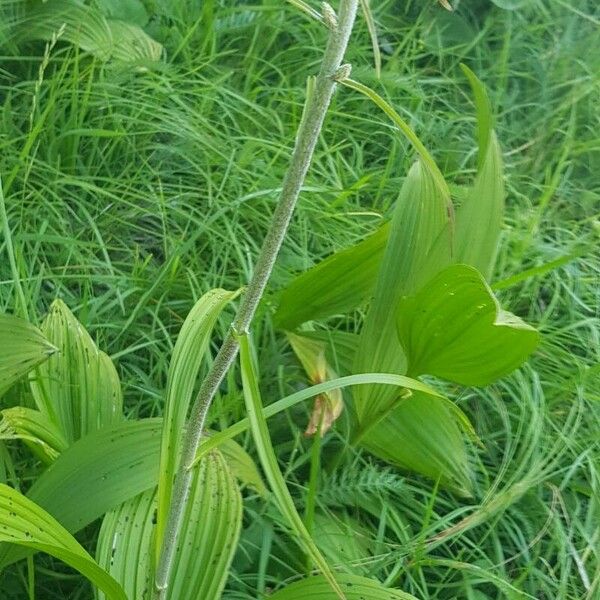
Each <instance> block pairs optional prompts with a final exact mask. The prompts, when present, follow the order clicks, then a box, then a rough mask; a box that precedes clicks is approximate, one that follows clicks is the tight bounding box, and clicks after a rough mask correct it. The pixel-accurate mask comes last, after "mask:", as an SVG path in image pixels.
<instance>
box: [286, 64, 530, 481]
mask: <svg viewBox="0 0 600 600" xmlns="http://www.w3.org/2000/svg"><path fill="white" fill-rule="evenodd" d="M462 68H463V71H464V73H465V74H466V76H467V78H468V79H469V82H470V84H471V87H472V89H473V93H474V97H475V104H476V108H477V140H478V146H479V168H478V172H477V175H476V177H475V182H474V183H473V185H472V187H471V188H470V189H469V191H468V193H467V194H466V197H465V199H464V200H463V202H462V204H461V205H460V206H459V207H458V209H456V211H455V210H454V208H453V206H452V203H451V200H450V193H449V189H448V186H447V185H446V183H445V181H444V180H443V177H442V175H441V173H440V171H439V169H438V168H437V166H436V165H435V162H434V161H433V159H432V157H431V156H430V155H429V153H428V152H427V151H426V150H425V148H424V147H423V145H422V144H421V143H420V141H419V140H418V138H417V137H416V135H415V134H414V133H413V132H412V131H411V130H410V128H409V127H408V125H407V124H406V123H404V121H403V120H402V119H401V117H400V116H399V115H398V114H397V113H396V112H395V111H394V110H393V108H392V107H390V106H389V105H388V104H387V103H386V102H385V101H384V100H383V99H382V98H381V97H379V96H378V95H377V94H375V93H374V92H373V91H371V90H369V89H368V88H366V87H365V86H363V85H361V84H359V83H356V82H353V81H347V82H345V83H346V85H348V87H350V88H352V89H355V90H357V91H359V92H361V93H363V94H365V95H367V96H368V97H369V98H371V99H372V100H373V101H374V102H375V103H376V104H377V105H378V106H380V107H381V108H382V109H383V111H384V112H385V113H386V114H388V116H390V118H391V119H392V121H393V122H394V123H395V124H396V125H397V127H398V128H399V130H400V131H401V132H402V133H403V134H404V135H405V136H406V137H407V138H408V139H409V141H411V142H412V143H413V145H414V146H415V149H416V150H417V153H418V154H419V159H418V161H417V162H416V163H415V164H414V166H413V167H412V169H411V170H410V172H409V173H408V175H407V178H406V180H405V182H404V185H403V187H402V189H401V190H400V194H399V197H398V200H397V202H396V206H395V209H394V211H393V215H392V219H391V221H390V223H387V224H386V225H384V226H383V227H381V228H380V229H379V230H378V231H377V232H375V233H374V234H372V235H371V236H370V237H369V238H367V239H366V240H364V241H363V242H360V243H359V244H357V245H355V246H354V247H352V248H349V249H346V250H342V251H341V252H339V253H337V254H335V255H333V256H331V257H329V258H327V259H325V260H324V261H323V262H322V263H320V264H318V265H316V266H315V267H313V268H312V269H310V270H309V271H307V272H306V273H303V274H301V275H299V276H298V277H297V278H296V279H294V280H292V282H291V283H290V284H289V285H288V287H287V288H286V289H284V290H282V291H281V292H280V295H279V299H280V304H279V308H278V310H277V312H276V314H275V322H276V323H277V324H278V325H279V326H280V327H282V328H285V329H288V330H290V329H293V328H297V327H299V326H300V325H301V324H302V323H303V322H305V321H309V320H312V319H321V318H324V317H327V316H331V315H335V314H339V313H340V312H345V311H347V310H350V309H354V308H356V307H358V306H360V305H363V304H365V303H367V302H366V301H367V299H368V298H369V296H371V300H370V302H369V303H368V304H369V308H368V312H367V316H366V318H365V321H364V323H363V327H362V330H361V331H360V333H358V334H357V337H356V339H355V341H354V343H352V344H345V346H346V348H347V347H348V346H349V347H350V354H349V355H348V354H347V353H345V352H343V351H342V352H341V353H338V352H336V343H335V339H336V338H335V336H331V337H330V338H329V343H330V345H331V346H332V349H331V352H330V354H335V355H336V357H338V360H339V355H340V354H341V355H342V356H347V361H346V364H345V365H344V366H345V368H346V370H345V372H346V373H351V372H368V371H370V372H373V371H377V372H389V373H399V374H406V375H409V376H410V377H416V376H419V375H423V374H428V375H435V376H437V377H441V378H444V379H448V380H451V381H454V382H457V383H461V384H463V385H480V386H481V385H487V384H489V383H491V382H493V381H495V380H496V379H498V378H500V377H502V376H503V375H506V374H508V373H509V372H510V371H512V370H513V369H515V368H517V367H518V366H519V365H520V364H522V363H523V361H524V360H525V359H526V358H527V356H528V355H529V354H530V353H531V352H532V351H533V350H534V349H535V347H536V345H537V343H538V334H537V332H536V331H535V330H534V329H533V328H532V327H530V326H529V325H527V324H526V323H524V322H523V321H521V320H520V319H519V318H518V317H516V316H515V315H512V314H511V313H509V312H507V311H504V310H502V309H501V307H500V305H499V304H498V301H497V299H496V298H495V297H494V294H493V292H492V290H491V288H490V286H489V284H488V283H487V281H489V280H490V279H491V277H492V274H493V265H494V260H495V257H496V254H497V250H498V241H499V236H500V229H501V226H502V218H503V204H504V189H503V176H502V160H501V154H500V149H499V146H498V142H497V140H496V136H495V133H494V131H493V129H492V116H491V109H490V105H489V100H488V98H487V94H486V92H485V89H484V87H483V85H482V84H481V83H480V82H479V80H478V79H477V78H476V77H475V75H474V74H473V73H472V72H471V71H470V70H469V69H468V68H467V67H465V66H463V67H462ZM349 265H351V267H350V269H351V270H350V275H352V273H360V276H359V277H356V278H354V277H351V276H350V277H349V276H348V275H347V273H348V269H349ZM486 280H487V281H486ZM355 335H356V334H355ZM353 348H355V350H354V351H353ZM354 413H355V416H356V423H355V432H354V434H353V439H354V442H355V443H358V444H361V445H363V446H364V447H366V448H367V449H368V450H370V451H371V452H372V453H374V454H375V455H377V456H379V457H380V458H382V459H384V460H387V461H389V462H391V463H394V464H397V465H398V466H400V467H403V468H405V469H410V470H413V471H416V472H419V473H421V474H423V475H426V476H429V477H431V478H433V479H438V478H440V479H441V480H442V482H443V483H445V484H446V485H448V486H450V487H452V488H454V489H456V490H457V491H461V492H463V493H468V492H469V489H470V470H469V464H468V460H467V452H466V449H465V446H464V441H463V436H462V433H461V428H463V429H464V427H463V426H462V425H461V423H463V424H464V421H461V422H458V421H457V419H456V413H455V412H450V411H449V410H448V407H447V406H446V405H444V403H443V402H442V401H441V400H440V399H439V398H435V397H431V396H428V395H426V394H423V393H421V392H417V393H414V392H413V393H411V394H402V393H399V392H398V390H395V389H393V388H390V387H389V386H381V385H370V386H360V387H357V388H356V389H355V391H354Z"/></svg>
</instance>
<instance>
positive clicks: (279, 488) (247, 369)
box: [239, 335, 346, 600]
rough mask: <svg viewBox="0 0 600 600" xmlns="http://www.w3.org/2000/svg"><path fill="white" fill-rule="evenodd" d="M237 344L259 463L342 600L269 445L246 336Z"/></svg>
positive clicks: (290, 523) (295, 529) (296, 530)
mask: <svg viewBox="0 0 600 600" xmlns="http://www.w3.org/2000/svg"><path fill="white" fill-rule="evenodd" d="M239 342H240V365H241V371H242V384H243V388H244V400H245V402H246V411H247V412H248V420H249V423H250V430H251V431H252V437H253V439H254V443H255V444H256V449H257V452H258V456H259V458H260V463H261V465H262V468H263V471H264V472H265V476H266V478H267V481H268V482H269V486H270V488H271V491H272V492H273V495H274V496H275V500H276V502H277V506H278V508H279V510H280V511H281V514H282V515H283V516H284V517H285V519H286V521H287V523H288V526H289V527H290V529H291V530H292V531H293V533H294V534H295V535H296V537H297V541H298V543H299V544H301V546H302V547H303V548H304V550H305V551H306V553H307V554H308V555H309V556H310V558H311V559H312V560H313V561H314V563H315V564H316V565H317V568H318V569H319V570H320V571H321V572H322V573H323V575H324V577H325V579H326V581H327V584H328V585H329V588H330V589H331V590H333V597H334V598H341V599H342V600H344V599H345V598H346V596H345V595H344V593H343V591H342V589H341V588H340V586H339V584H338V583H337V581H336V577H335V575H334V574H333V571H332V570H331V567H330V566H329V565H328V564H327V561H326V560H325V558H324V557H323V555H322V554H321V552H320V551H319V549H318V548H317V546H316V545H315V542H314V540H313V539H312V538H311V536H310V533H309V532H308V530H307V529H306V527H305V525H304V523H303V521H302V518H301V517H300V515H299V514H298V511H297V509H296V507H295V505H294V500H293V499H292V496H291V494H290V492H289V490H288V488H287V485H286V483H285V479H284V477H283V474H282V473H281V470H280V469H279V464H278V463H277V456H276V455H275V450H274V449H273V445H272V443H271V436H270V435H269V429H268V427H267V420H266V419H265V415H264V413H263V406H262V401H261V397H260V391H259V389H258V379H257V377H256V372H255V368H254V364H253V358H252V351H251V348H250V339H249V336H248V335H242V336H240V337H239Z"/></svg>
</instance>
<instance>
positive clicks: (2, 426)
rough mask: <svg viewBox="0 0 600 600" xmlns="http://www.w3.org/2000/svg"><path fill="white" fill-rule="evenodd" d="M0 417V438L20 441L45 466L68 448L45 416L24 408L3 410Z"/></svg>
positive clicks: (61, 435)
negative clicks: (0, 418)
mask: <svg viewBox="0 0 600 600" xmlns="http://www.w3.org/2000/svg"><path fill="white" fill-rule="evenodd" d="M0 415H1V416H2V420H1V421H0V438H4V439H6V438H8V437H10V438H12V439H20V440H23V442H25V444H26V445H27V446H29V448H30V449H31V450H32V452H33V453H34V454H35V455H36V456H37V457H38V458H40V460H42V461H43V462H45V463H46V464H49V463H51V462H52V461H53V460H55V459H56V458H57V457H58V455H59V454H60V453H61V452H62V451H63V450H66V449H67V447H68V444H67V440H66V439H65V438H64V436H63V434H62V433H61V431H60V429H59V428H58V427H57V426H56V424H55V423H54V422H53V421H51V420H50V419H49V418H48V416H47V415H45V414H44V413H42V412H40V411H39V410H34V409H32V408H26V407H24V406H14V407H13V408H7V409H5V410H3V411H2V412H1V413H0Z"/></svg>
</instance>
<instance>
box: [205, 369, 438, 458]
mask: <svg viewBox="0 0 600 600" xmlns="http://www.w3.org/2000/svg"><path fill="white" fill-rule="evenodd" d="M374 383H377V384H381V385H391V386H396V387H400V388H404V389H409V390H413V391H418V392H423V393H424V394H427V395H431V396H437V397H439V398H443V397H442V396H441V395H440V394H439V393H438V392H437V391H436V390H434V389H433V388H432V387H431V386H428V385H427V384H426V383H423V382H422V381H419V380H418V379H411V378H410V377H405V376H404V375H392V374H388V373H363V374H360V375H348V376H346V377H339V378H338V379H333V380H331V381H325V382H323V383H320V384H318V385H313V386H311V387H308V388H306V389H303V390H300V391H298V392H295V393H294V394H291V395H289V396H286V397H285V398H282V399H281V400H278V401H277V402H273V404H269V405H268V406H265V407H264V408H263V409H262V413H263V415H264V418H265V419H269V418H270V417H273V416H275V415H277V414H279V413H281V412H283V411H284V410H287V409H289V408H291V407H292V406H295V405H296V404H299V403H300V402H304V401H305V400H308V399H309V398H314V397H315V396H318V395H319V394H324V393H327V392H329V391H331V390H335V389H342V388H345V387H349V386H353V385H372V384H374ZM399 393H400V392H399ZM249 428H250V419H248V418H246V419H242V420H241V421H238V422H237V423H235V424H234V425H231V426H230V427H228V428H227V429H224V430H223V431H219V432H218V433H214V434H212V435H211V436H210V437H207V438H205V439H204V440H203V441H202V442H201V444H200V448H199V449H198V454H197V455H196V461H198V460H200V458H202V456H204V454H206V452H209V451H210V450H212V449H213V448H217V447H219V446H220V445H221V444H222V443H223V442H225V441H226V440H230V439H231V438H234V437H235V436H237V435H240V434H241V433H243V432H244V431H247V430H248V429H249Z"/></svg>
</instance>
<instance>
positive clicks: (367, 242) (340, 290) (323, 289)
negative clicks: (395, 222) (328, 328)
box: [274, 224, 389, 329]
mask: <svg viewBox="0 0 600 600" xmlns="http://www.w3.org/2000/svg"><path fill="white" fill-rule="evenodd" d="M388 235H389V224H385V225H383V226H382V227H380V228H379V229H378V230H377V231H376V232H375V233H373V234H371V235H369V236H368V237H367V238H365V239H364V240H363V241H362V242H359V243H358V244H356V245H354V246H351V247H350V248H346V249H344V250H340V251H339V252H336V253H335V254H332V255H331V256H330V257H328V258H326V259H325V260H323V261H321V262H320V263H318V264H317V265H315V266H314V267H312V268H311V269H309V270H308V271H305V272H304V273H301V274H300V275H298V276H297V277H295V278H294V279H292V281H291V282H290V283H289V284H288V285H287V286H286V287H285V288H284V289H283V290H282V291H281V292H280V294H279V307H278V308H277V311H276V312H275V316H274V320H275V325H276V326H277V327H279V328H280V329H294V328H296V327H297V326H298V325H301V324H302V323H304V322H305V321H312V320H314V319H323V318H325V317H330V316H332V315H335V314H340V313H345V312H348V311H349V310H353V309H354V308H356V307H357V306H360V305H361V304H363V303H365V302H366V301H367V300H368V299H369V296H370V294H371V292H372V290H373V287H374V285H375V280H376V278H377V273H378V272H379V266H380V264H381V259H382V257H383V252H384V249H385V245H386V243H387V239H388Z"/></svg>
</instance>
